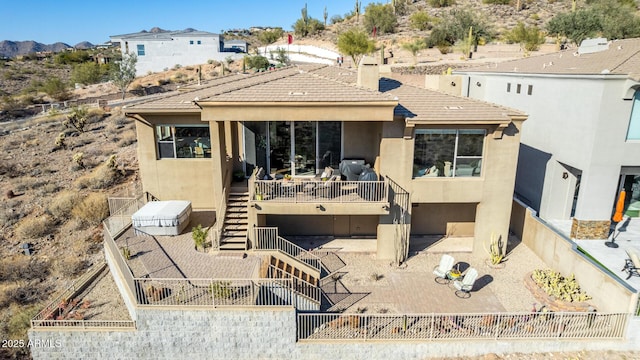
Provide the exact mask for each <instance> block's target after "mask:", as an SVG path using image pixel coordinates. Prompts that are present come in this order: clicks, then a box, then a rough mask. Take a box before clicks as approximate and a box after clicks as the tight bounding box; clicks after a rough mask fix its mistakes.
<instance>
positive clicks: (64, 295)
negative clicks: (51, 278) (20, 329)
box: [31, 261, 105, 324]
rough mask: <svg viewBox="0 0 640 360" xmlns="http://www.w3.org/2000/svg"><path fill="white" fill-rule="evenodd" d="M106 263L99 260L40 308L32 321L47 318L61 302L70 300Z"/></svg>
mask: <svg viewBox="0 0 640 360" xmlns="http://www.w3.org/2000/svg"><path fill="white" fill-rule="evenodd" d="M104 264H105V263H104V261H100V262H98V263H97V264H95V265H94V266H93V267H92V268H91V270H89V271H88V272H87V273H85V275H83V276H81V277H80V278H79V279H77V280H76V281H74V282H73V283H72V284H71V285H69V286H68V287H67V288H66V289H64V290H63V291H62V292H61V293H60V294H59V295H58V296H56V297H55V298H53V300H51V301H50V302H49V304H47V305H46V306H45V307H44V308H43V309H42V310H40V312H38V313H37V314H36V316H34V317H33V319H32V320H31V323H32V324H33V321H39V320H45V319H46V318H47V317H49V316H50V314H52V313H53V311H55V310H56V309H57V308H58V307H59V306H60V304H62V303H67V302H68V301H69V300H70V299H69V298H70V297H71V296H72V295H73V294H74V293H75V292H76V290H78V289H80V288H81V287H83V286H84V285H85V283H86V282H87V281H88V280H90V279H91V278H93V277H94V276H95V275H96V274H97V273H98V272H100V271H102V270H103V267H104Z"/></svg>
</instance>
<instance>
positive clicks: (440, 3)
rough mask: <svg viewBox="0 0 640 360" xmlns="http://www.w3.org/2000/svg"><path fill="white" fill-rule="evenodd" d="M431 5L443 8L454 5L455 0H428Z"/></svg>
mask: <svg viewBox="0 0 640 360" xmlns="http://www.w3.org/2000/svg"><path fill="white" fill-rule="evenodd" d="M428 3H429V5H431V7H434V8H443V7H448V6H451V5H454V4H455V3H456V2H455V0H428Z"/></svg>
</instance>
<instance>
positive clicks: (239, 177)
mask: <svg viewBox="0 0 640 360" xmlns="http://www.w3.org/2000/svg"><path fill="white" fill-rule="evenodd" d="M233 181H235V182H240V181H244V171H242V170H236V171H234V172H233Z"/></svg>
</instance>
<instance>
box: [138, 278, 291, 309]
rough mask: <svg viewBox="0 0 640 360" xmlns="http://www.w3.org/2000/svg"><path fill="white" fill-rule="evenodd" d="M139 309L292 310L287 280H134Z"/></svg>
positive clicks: (289, 285)
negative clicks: (276, 307)
mask: <svg viewBox="0 0 640 360" xmlns="http://www.w3.org/2000/svg"><path fill="white" fill-rule="evenodd" d="M134 282H135V289H136V299H137V303H138V304H139V305H148V306H212V307H219V306H233V307H238V306H241V307H245V306H246V307H248V306H294V305H295V296H294V294H293V292H292V291H291V289H292V288H293V281H292V280H291V279H139V278H136V279H134Z"/></svg>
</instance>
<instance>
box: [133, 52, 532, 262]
mask: <svg viewBox="0 0 640 360" xmlns="http://www.w3.org/2000/svg"><path fill="white" fill-rule="evenodd" d="M125 111H126V113H127V115H128V116H130V117H133V118H135V119H136V128H137V137H138V156H139V163H140V176H141V178H142V184H143V189H144V191H146V192H149V193H151V194H153V195H154V196H156V197H157V198H159V199H162V200H175V199H184V200H190V201H191V202H192V205H193V208H194V209H196V210H197V209H202V210H215V211H216V213H217V215H216V217H217V222H218V225H217V226H216V229H215V231H214V235H215V236H214V246H217V247H220V249H225V248H226V247H229V248H233V241H232V240H231V239H233V238H236V240H237V238H240V239H241V241H240V242H241V247H242V248H250V247H251V246H252V244H253V242H254V241H255V240H256V239H253V238H252V237H253V236H254V232H252V231H247V230H251V229H253V228H255V227H262V226H276V227H278V229H279V233H280V234H281V235H282V236H285V237H286V236H288V235H289V236H291V235H326V236H335V237H345V238H351V237H353V238H356V237H360V238H361V237H375V238H376V239H377V256H378V258H379V259H397V258H398V257H401V258H402V255H400V256H399V255H398V253H403V252H404V253H405V254H406V251H407V248H408V247H407V245H409V244H408V243H407V242H408V241H410V240H409V234H410V235H411V237H414V236H419V235H432V234H441V235H444V234H446V235H449V236H461V237H468V238H469V241H470V242H472V243H471V244H470V245H471V246H472V248H473V250H474V251H483V250H482V243H483V242H485V241H488V239H489V238H490V237H491V234H496V235H498V236H501V237H502V238H503V239H505V240H506V237H507V236H508V229H509V217H510V211H511V203H512V197H513V190H514V181H515V173H516V162H517V158H518V149H519V144H520V129H521V127H522V122H523V121H524V120H525V119H526V116H525V115H524V114H523V113H521V112H518V111H515V110H511V109H508V108H505V107H502V106H497V105H493V104H490V103H486V102H481V101H477V100H473V99H469V98H463V97H457V96H452V95H446V94H443V93H439V92H436V91H431V90H427V89H424V88H418V87H414V86H408V85H405V84H402V83H401V82H399V81H397V80H393V79H389V78H380V76H379V73H378V66H377V64H376V63H375V61H374V60H373V59H367V60H365V61H363V62H362V64H361V65H360V67H359V68H358V69H357V70H355V69H346V68H340V67H334V66H322V65H313V66H292V67H288V68H284V69H280V70H276V71H270V72H263V73H256V74H251V75H247V74H233V75H228V76H224V77H220V78H218V79H215V80H213V81H212V82H210V83H208V84H206V85H202V86H199V87H193V88H191V89H187V90H186V91H182V92H180V93H178V94H176V95H172V96H168V97H165V98H162V99H158V100H153V101H149V102H146V103H141V104H137V105H134V106H129V107H127V108H125ZM345 159H347V161H344V162H343V160H345ZM367 165H368V166H367ZM328 168H332V169H333V170H334V172H333V173H330V172H331V171H330V169H328ZM238 171H242V172H243V173H244V174H245V175H246V177H248V178H249V180H248V185H247V183H246V182H244V183H233V179H232V176H231V175H232V173H233V174H236V173H237V172H238ZM360 172H362V174H360V175H359V176H358V173H360ZM371 173H373V175H372V174H371ZM363 176H364V178H363ZM221 214H223V216H221ZM232 215H233V216H232ZM223 224H224V226H223ZM354 241H356V240H354ZM405 256H406V255H405Z"/></svg>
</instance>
